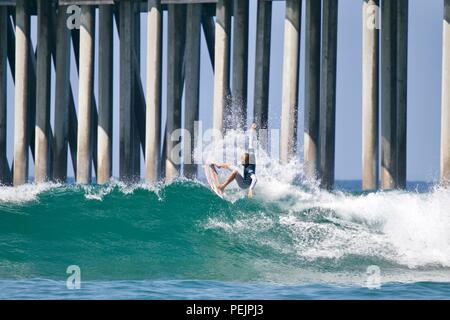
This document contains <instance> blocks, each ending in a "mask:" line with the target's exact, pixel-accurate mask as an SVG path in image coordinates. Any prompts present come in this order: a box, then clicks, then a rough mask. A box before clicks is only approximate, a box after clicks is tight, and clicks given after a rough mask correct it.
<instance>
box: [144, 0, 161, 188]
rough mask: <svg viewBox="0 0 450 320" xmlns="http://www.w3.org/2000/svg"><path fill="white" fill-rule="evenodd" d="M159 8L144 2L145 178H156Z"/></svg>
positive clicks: (152, 0) (157, 4)
mask: <svg viewBox="0 0 450 320" xmlns="http://www.w3.org/2000/svg"><path fill="white" fill-rule="evenodd" d="M162 19H163V14H162V9H161V2H160V1H159V0H150V1H149V2H148V17H147V112H146V139H145V143H146V145H145V180H146V181H147V182H150V183H155V182H157V181H158V180H159V178H160V170H161V168H160V167H161V166H160V161H161V157H160V154H161V94H162V91H161V90H162V85H161V81H162Z"/></svg>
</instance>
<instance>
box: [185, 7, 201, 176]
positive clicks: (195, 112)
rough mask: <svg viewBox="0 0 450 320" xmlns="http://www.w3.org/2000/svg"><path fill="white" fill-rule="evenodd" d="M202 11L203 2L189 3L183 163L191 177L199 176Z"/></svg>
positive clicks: (186, 172)
mask: <svg viewBox="0 0 450 320" xmlns="http://www.w3.org/2000/svg"><path fill="white" fill-rule="evenodd" d="M201 13H202V5H201V4H189V5H187V17H186V53H185V59H186V66H185V76H186V83H185V88H186V89H185V104H184V108H185V111H184V128H185V129H186V131H187V132H189V137H184V149H183V163H184V176H185V177H188V178H191V179H193V178H196V177H197V165H196V164H194V162H195V161H194V160H195V159H194V158H193V152H194V147H195V140H194V138H195V123H196V121H198V120H199V109H200V45H201V38H200V37H201Z"/></svg>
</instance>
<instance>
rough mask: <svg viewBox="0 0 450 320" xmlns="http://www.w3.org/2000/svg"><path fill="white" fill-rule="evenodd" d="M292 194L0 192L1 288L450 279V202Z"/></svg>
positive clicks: (199, 188) (121, 188) (178, 187)
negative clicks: (369, 277) (74, 269)
mask: <svg viewBox="0 0 450 320" xmlns="http://www.w3.org/2000/svg"><path fill="white" fill-rule="evenodd" d="M295 188H296V189H295V190H292V189H290V191H289V192H285V193H284V195H283V196H280V197H278V196H274V193H275V192H274V191H270V189H269V190H266V189H265V188H264V186H261V187H260V189H259V190H258V191H259V193H258V194H257V195H256V197H255V198H254V199H246V198H245V197H243V195H242V194H240V193H239V192H237V191H232V192H231V194H230V195H229V197H228V200H222V199H219V198H218V197H216V196H215V195H214V194H212V192H211V191H210V190H209V189H208V188H207V187H205V186H204V185H202V184H200V183H195V182H188V181H180V182H176V183H173V184H171V185H168V186H161V187H149V186H145V185H136V186H125V185H121V184H118V183H117V184H112V185H110V186H93V187H81V186H71V185H38V186H34V185H30V186H24V187H20V188H2V190H0V279H17V278H46V279H57V280H63V279H66V277H67V274H66V268H67V267H68V266H69V265H78V266H79V267H80V268H81V274H82V278H83V279H84V280H143V279H146V280H165V279H180V280H183V279H201V280H219V281H238V282H239V281H241V282H248V281H263V282H273V283H292V282H299V281H300V282H301V281H306V282H311V281H312V282H321V281H325V282H341V281H344V282H361V281H364V279H366V270H367V267H368V266H370V265H376V266H379V267H380V268H381V271H382V273H383V276H384V277H385V278H386V279H391V280H392V281H403V280H404V281H419V280H438V281H448V280H449V279H450V277H449V272H450V269H449V266H450V262H449V261H450V257H449V255H450V253H449V252H450V250H448V251H446V249H448V248H449V241H450V239H449V238H448V235H449V233H448V232H449V229H448V228H447V229H445V230H444V228H446V227H448V221H449V216H448V213H446V209H443V208H442V211H443V212H445V213H443V214H441V211H440V210H441V206H443V205H445V203H446V201H448V200H447V198H448V199H450V195H449V192H448V191H446V190H444V191H442V190H441V191H436V192H430V193H428V194H415V193H397V192H394V193H386V194H383V193H380V194H370V195H355V194H354V195H352V194H344V193H335V194H330V193H325V192H323V191H316V192H315V191H302V190H301V188H300V187H295ZM399 202H404V203H403V207H404V206H406V204H408V207H407V208H405V209H402V208H403V207H402V206H400V205H399V204H398V203H399ZM413 202H415V203H416V205H415V207H411V203H413ZM381 204H382V205H381ZM377 206H378V208H377ZM447 208H448V207H447ZM414 210H415V211H414ZM430 210H432V213H428V217H427V218H428V221H429V223H428V224H424V223H422V220H421V218H420V217H422V216H423V214H425V213H426V212H431V211H430ZM433 210H434V211H433ZM416 211H417V212H416ZM422 211H423V212H424V213H423V214H421V212H422ZM438 224H440V225H441V228H442V230H441V229H436V225H438ZM399 226H402V228H403V229H401V230H400V229H398V227H399ZM416 232H420V234H416ZM423 248H428V249H429V252H426V251H424V249H423Z"/></svg>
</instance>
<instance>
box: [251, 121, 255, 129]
mask: <svg viewBox="0 0 450 320" xmlns="http://www.w3.org/2000/svg"><path fill="white" fill-rule="evenodd" d="M250 129H251V130H256V123H254V122H253V123H252V125H251V126H250Z"/></svg>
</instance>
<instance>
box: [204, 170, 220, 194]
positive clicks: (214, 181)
mask: <svg viewBox="0 0 450 320" xmlns="http://www.w3.org/2000/svg"><path fill="white" fill-rule="evenodd" d="M203 168H204V169H205V175H206V180H207V181H208V184H209V187H210V188H211V190H212V191H213V192H214V193H215V194H217V195H218V196H219V197H220V198H222V199H223V197H224V194H223V192H222V191H220V190H219V189H218V188H217V185H218V184H219V177H218V176H217V173H216V171H215V170H214V169H213V168H211V166H210V165H208V164H206V165H204V166H203Z"/></svg>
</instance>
